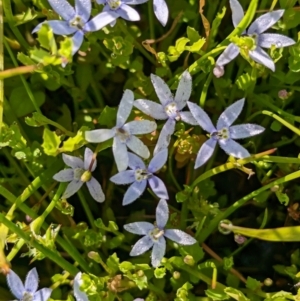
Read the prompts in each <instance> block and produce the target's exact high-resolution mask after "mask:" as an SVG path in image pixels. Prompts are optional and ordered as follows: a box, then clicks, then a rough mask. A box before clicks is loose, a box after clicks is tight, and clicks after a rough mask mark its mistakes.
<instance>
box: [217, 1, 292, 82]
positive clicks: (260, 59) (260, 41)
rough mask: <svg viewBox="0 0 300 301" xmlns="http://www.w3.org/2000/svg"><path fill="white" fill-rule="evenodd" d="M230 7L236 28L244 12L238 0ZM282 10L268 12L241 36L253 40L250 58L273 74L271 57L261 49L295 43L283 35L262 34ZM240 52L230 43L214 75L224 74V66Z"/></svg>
mask: <svg viewBox="0 0 300 301" xmlns="http://www.w3.org/2000/svg"><path fill="white" fill-rule="evenodd" d="M230 7H231V11H232V23H233V25H234V27H237V26H238V24H239V23H240V21H241V20H242V18H243V17H244V11H243V8H242V6H241V5H240V3H239V2H238V0H230ZM283 13H284V9H280V10H276V11H272V12H268V13H266V14H264V15H262V16H260V17H259V18H257V19H256V20H255V21H254V22H253V23H252V24H251V25H250V27H249V28H248V30H247V31H244V32H243V33H242V34H243V35H248V36H250V37H252V38H254V40H255V42H256V45H255V48H254V49H250V50H249V56H250V58H251V59H252V60H253V61H255V62H257V63H259V64H262V65H264V66H266V67H267V68H269V69H270V70H272V71H273V72H274V71H275V64H274V62H273V60H272V59H271V57H270V56H269V55H268V54H267V53H266V52H265V51H264V50H263V49H262V47H263V48H271V46H272V45H274V46H276V47H277V48H282V47H287V46H290V45H293V44H295V43H296V42H295V41H294V40H293V39H291V38H289V37H286V36H284V35H281V34H274V33H264V32H265V31H266V30H267V29H268V28H270V27H272V26H273V25H274V24H275V23H276V22H277V21H278V20H279V19H280V18H281V17H282V15H283ZM239 52H240V49H239V47H238V46H237V45H235V44H234V43H230V44H229V45H228V46H227V48H226V49H225V51H224V52H223V53H222V54H221V55H220V56H219V58H218V59H217V61H216V68H215V69H214V71H213V72H214V74H215V76H216V77H220V76H222V75H223V73H224V65H226V64H228V63H229V62H231V61H232V60H233V59H235V58H236V57H237V56H238V54H239Z"/></svg>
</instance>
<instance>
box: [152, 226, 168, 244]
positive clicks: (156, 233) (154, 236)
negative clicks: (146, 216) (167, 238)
mask: <svg viewBox="0 0 300 301" xmlns="http://www.w3.org/2000/svg"><path fill="white" fill-rule="evenodd" d="M164 234H165V231H164V230H161V229H159V228H157V227H155V228H154V229H153V230H151V231H150V233H149V235H150V237H151V238H152V239H153V240H154V241H157V240H158V239H159V238H160V237H162V236H163V235H164Z"/></svg>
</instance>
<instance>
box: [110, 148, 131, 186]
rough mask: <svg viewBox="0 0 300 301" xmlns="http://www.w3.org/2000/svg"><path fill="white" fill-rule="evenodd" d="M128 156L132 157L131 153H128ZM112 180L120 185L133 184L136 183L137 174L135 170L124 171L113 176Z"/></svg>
mask: <svg viewBox="0 0 300 301" xmlns="http://www.w3.org/2000/svg"><path fill="white" fill-rule="evenodd" d="M128 155H130V153H128ZM129 160H130V159H129ZM110 180H111V181H112V182H113V183H115V184H118V185H125V184H131V183H133V182H134V181H135V172H134V170H124V171H121V172H119V173H117V174H116V175H114V176H112V177H111V178H110Z"/></svg>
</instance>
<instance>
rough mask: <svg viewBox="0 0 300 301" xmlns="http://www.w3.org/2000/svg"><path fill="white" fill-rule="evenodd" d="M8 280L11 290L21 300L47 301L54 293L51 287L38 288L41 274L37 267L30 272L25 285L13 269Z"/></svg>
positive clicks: (8, 275) (7, 277)
mask: <svg viewBox="0 0 300 301" xmlns="http://www.w3.org/2000/svg"><path fill="white" fill-rule="evenodd" d="M6 280H7V284H8V286H9V288H10V290H11V292H12V293H13V295H14V296H15V297H16V298H17V300H20V301H47V300H48V299H49V298H50V295H51V293H52V289H50V288H42V289H41V290H37V289H38V284H39V275H38V273H37V271H36V268H33V269H32V270H30V271H29V272H28V274H27V276H26V280H25V285H23V282H22V280H21V279H20V277H19V276H18V275H17V274H16V273H15V272H14V271H13V270H10V271H9V273H8V274H7V276H6Z"/></svg>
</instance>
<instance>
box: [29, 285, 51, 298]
mask: <svg viewBox="0 0 300 301" xmlns="http://www.w3.org/2000/svg"><path fill="white" fill-rule="evenodd" d="M51 294H52V289H51V288H43V289H41V290H39V291H37V292H36V293H35V294H34V296H33V301H47V300H48V299H49V298H50V296H51Z"/></svg>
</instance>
